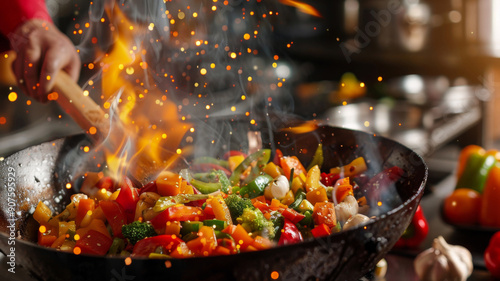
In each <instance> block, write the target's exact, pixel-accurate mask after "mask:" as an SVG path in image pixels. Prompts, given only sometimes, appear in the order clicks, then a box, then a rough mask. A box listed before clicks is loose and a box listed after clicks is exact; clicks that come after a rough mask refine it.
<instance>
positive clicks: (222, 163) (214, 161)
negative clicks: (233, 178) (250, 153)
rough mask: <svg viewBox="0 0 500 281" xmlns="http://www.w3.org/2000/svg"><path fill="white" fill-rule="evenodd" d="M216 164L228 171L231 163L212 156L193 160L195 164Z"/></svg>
mask: <svg viewBox="0 0 500 281" xmlns="http://www.w3.org/2000/svg"><path fill="white" fill-rule="evenodd" d="M203 163H209V164H216V165H219V166H221V167H224V168H226V169H229V162H228V161H227V160H221V159H217V158H214V157H210V156H204V157H198V158H195V159H194V160H193V164H203Z"/></svg>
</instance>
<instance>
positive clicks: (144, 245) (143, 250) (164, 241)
mask: <svg viewBox="0 0 500 281" xmlns="http://www.w3.org/2000/svg"><path fill="white" fill-rule="evenodd" d="M181 243H184V241H182V240H181V239H180V238H179V237H176V236H175V235H167V234H164V235H158V236H153V237H148V238H144V239H141V240H139V241H138V242H137V243H136V244H135V246H134V250H133V251H132V255H134V256H143V257H147V256H149V254H151V253H154V252H155V251H156V249H157V248H158V247H162V252H163V253H164V254H169V253H170V252H172V251H173V250H175V249H176V248H177V246H178V245H179V244H181Z"/></svg>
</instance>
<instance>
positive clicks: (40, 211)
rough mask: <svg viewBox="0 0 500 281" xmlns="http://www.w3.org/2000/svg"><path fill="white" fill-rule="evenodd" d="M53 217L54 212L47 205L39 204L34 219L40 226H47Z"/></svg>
mask: <svg viewBox="0 0 500 281" xmlns="http://www.w3.org/2000/svg"><path fill="white" fill-rule="evenodd" d="M51 217H52V210H50V208H49V207H47V205H45V204H44V203H43V202H42V201H40V202H38V205H37V206H36V209H35V212H34V213H33V218H34V219H35V220H36V221H37V222H38V223H39V224H47V223H48V221H49V219H50V218H51Z"/></svg>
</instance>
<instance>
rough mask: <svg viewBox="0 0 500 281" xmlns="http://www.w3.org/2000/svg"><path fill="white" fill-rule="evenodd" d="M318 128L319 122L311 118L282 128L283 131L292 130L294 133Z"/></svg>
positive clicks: (307, 131)
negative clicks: (296, 124) (293, 125)
mask: <svg viewBox="0 0 500 281" xmlns="http://www.w3.org/2000/svg"><path fill="white" fill-rule="evenodd" d="M316 129H318V122H317V121H315V120H309V121H305V122H304V123H302V124H300V125H298V126H295V127H289V128H284V129H282V131H285V132H291V133H294V134H305V133H309V132H312V131H314V130H316Z"/></svg>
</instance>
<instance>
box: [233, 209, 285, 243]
mask: <svg viewBox="0 0 500 281" xmlns="http://www.w3.org/2000/svg"><path fill="white" fill-rule="evenodd" d="M236 221H237V222H238V223H240V224H241V226H243V228H244V229H245V230H246V231H248V232H252V233H253V234H254V235H260V236H263V237H267V238H269V239H273V238H274V236H275V235H276V230H275V229H274V224H273V222H272V221H268V220H267V219H266V218H265V217H264V214H262V212H261V211H260V210H259V209H257V208H254V207H253V206H252V207H248V208H245V209H244V210H243V214H242V215H241V216H240V217H238V218H237V219H236Z"/></svg>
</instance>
